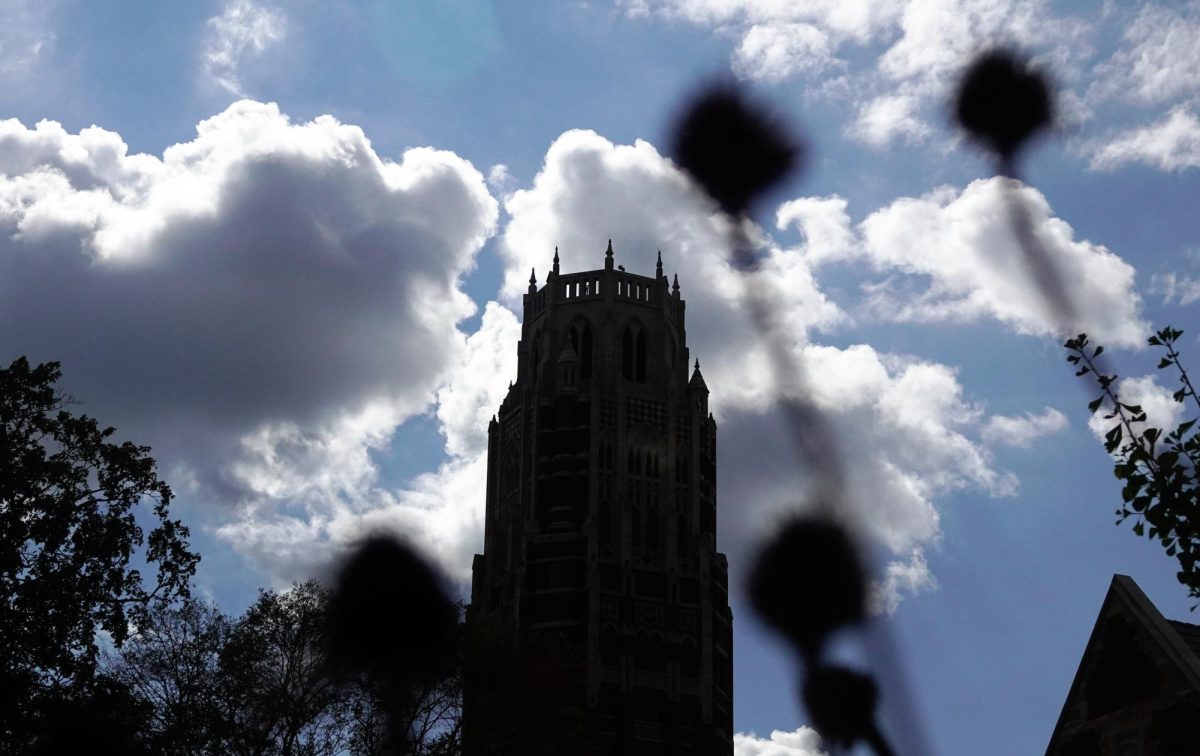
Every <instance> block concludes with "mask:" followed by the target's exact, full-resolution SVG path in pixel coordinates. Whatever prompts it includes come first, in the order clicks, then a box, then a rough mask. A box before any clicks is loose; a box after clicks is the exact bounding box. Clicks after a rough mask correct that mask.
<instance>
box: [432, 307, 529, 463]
mask: <svg viewBox="0 0 1200 756" xmlns="http://www.w3.org/2000/svg"><path fill="white" fill-rule="evenodd" d="M520 339H521V323H520V321H518V320H517V316H516V315H514V314H513V312H512V311H511V310H509V309H507V308H505V307H503V306H501V305H500V304H498V303H496V302H489V303H488V305H487V308H486V309H485V310H484V312H483V320H482V322H481V323H480V326H479V330H478V331H476V332H475V333H473V334H471V335H470V336H469V337H467V340H466V350H465V355H464V358H463V359H462V360H461V361H460V362H459V363H458V364H457V365H455V366H454V368H453V369H452V371H451V373H450V377H449V379H448V380H447V382H446V385H444V386H443V387H442V388H440V389H439V390H438V392H437V405H438V408H437V416H438V420H439V421H441V427H442V432H443V434H445V436H446V451H447V452H449V453H450V454H452V455H454V456H456V457H466V456H471V455H473V454H478V453H479V452H481V451H486V450H487V427H488V422H489V421H490V419H491V417H492V415H493V414H494V413H495V412H496V409H497V408H498V407H499V406H500V402H501V401H502V400H503V399H504V394H505V392H506V391H507V381H512V380H514V379H515V378H516V377H517V342H518V341H519V340H520Z"/></svg>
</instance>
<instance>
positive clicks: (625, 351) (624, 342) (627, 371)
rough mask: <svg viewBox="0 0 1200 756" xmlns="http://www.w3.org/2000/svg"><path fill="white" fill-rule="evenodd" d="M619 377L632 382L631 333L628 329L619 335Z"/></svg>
mask: <svg viewBox="0 0 1200 756" xmlns="http://www.w3.org/2000/svg"><path fill="white" fill-rule="evenodd" d="M621 375H622V376H624V377H625V380H627V381H632V380H633V331H632V330H631V329H629V328H626V329H625V330H624V332H622V333H621Z"/></svg>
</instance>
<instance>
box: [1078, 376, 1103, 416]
mask: <svg viewBox="0 0 1200 756" xmlns="http://www.w3.org/2000/svg"><path fill="white" fill-rule="evenodd" d="M1076 375H1078V373H1076ZM1103 402H1104V395H1103V394H1101V395H1100V396H1098V397H1096V398H1095V399H1093V400H1092V401H1090V402H1088V406H1087V407H1088V412H1090V413H1092V414H1093V415H1094V414H1096V410H1098V409H1100V404H1101V403H1103Z"/></svg>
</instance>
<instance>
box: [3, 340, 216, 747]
mask: <svg viewBox="0 0 1200 756" xmlns="http://www.w3.org/2000/svg"><path fill="white" fill-rule="evenodd" d="M60 375H61V371H60V369H59V365H58V363H54V362H50V363H46V364H43V365H38V366H37V367H31V366H30V364H29V362H28V361H27V360H26V359H25V358H24V357H22V358H20V359H17V360H16V361H15V362H13V363H12V364H11V365H10V366H9V367H8V368H6V369H0V601H3V604H4V610H3V611H2V612H0V723H3V724H0V748H3V749H5V750H21V749H22V748H24V747H25V746H26V745H27V744H28V743H29V738H30V737H31V733H32V728H34V727H35V726H36V720H37V717H38V712H39V710H42V709H44V708H45V707H46V706H47V705H49V702H51V701H54V700H56V699H60V698H63V697H64V696H68V695H69V696H75V697H78V696H82V695H84V693H85V688H86V686H87V685H88V684H89V683H90V682H91V681H92V679H93V675H94V672H95V667H96V661H97V657H98V654H99V647H98V645H97V634H98V633H100V632H105V633H107V634H108V635H109V636H110V637H111V638H112V641H113V643H114V644H116V645H120V644H121V643H122V642H124V640H125V638H126V636H127V635H128V628H129V627H130V625H131V624H134V625H136V624H138V623H139V622H140V621H141V620H142V618H143V617H144V616H145V611H146V607H147V605H148V604H149V603H150V602H151V600H153V599H155V598H156V597H170V596H186V595H187V592H188V582H189V579H190V578H191V576H192V574H193V573H194V572H195V568H196V562H197V561H198V560H199V557H198V556H197V555H196V554H194V553H192V552H191V551H189V550H188V541H187V538H188V529H187V528H186V527H185V526H183V525H182V524H181V523H180V522H179V521H178V520H172V519H170V517H169V512H168V507H169V504H170V501H171V489H170V488H169V487H168V486H167V484H166V483H164V482H163V481H161V480H159V478H158V475H157V472H156V470H155V463H154V460H153V459H152V458H151V457H150V456H149V451H150V450H149V448H148V447H145V446H136V445H134V444H132V443H129V442H125V443H122V444H116V443H113V442H111V441H110V440H109V439H110V438H111V437H112V435H113V432H114V431H113V429H112V428H104V429H101V427H100V426H99V424H98V423H97V422H96V421H95V420H93V419H92V418H90V417H88V416H87V415H78V416H76V415H73V414H71V413H70V412H68V411H67V410H66V407H67V406H68V405H69V404H70V402H69V401H68V399H67V398H66V397H64V396H63V395H62V394H61V393H60V392H59V391H58V389H57V388H56V385H55V384H56V383H57V381H58V379H59V377H60ZM144 501H149V502H151V503H152V514H151V516H152V517H153V519H154V520H155V522H156V526H155V527H154V529H153V530H152V531H151V532H150V533H149V536H148V537H147V536H146V534H145V533H144V531H143V529H142V527H141V526H140V525H139V524H138V522H137V519H136V518H135V515H134V509H135V507H136V506H137V505H138V504H140V503H142V502H144ZM143 544H145V545H146V548H145V550H144V552H141V555H142V556H143V557H144V559H145V561H146V562H147V563H149V564H152V565H155V566H156V568H157V570H156V572H157V574H156V577H155V580H154V581H153V584H152V586H150V587H149V588H147V586H146V585H144V584H143V581H142V575H141V572H140V571H139V570H137V569H135V568H134V567H132V566H131V565H130V561H131V560H132V559H133V558H134V556H135V554H137V553H139V551H140V548H141V547H142V545H143Z"/></svg>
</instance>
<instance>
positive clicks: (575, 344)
mask: <svg viewBox="0 0 1200 756" xmlns="http://www.w3.org/2000/svg"><path fill="white" fill-rule="evenodd" d="M567 334H568V336H569V337H570V339H571V348H572V349H574V350H575V354H577V355H579V377H580V378H591V377H592V327H591V326H590V325H588V324H587V323H584V324H583V327H582V328H577V327H576V326H571V329H570V330H569V331H568V332H567Z"/></svg>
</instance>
